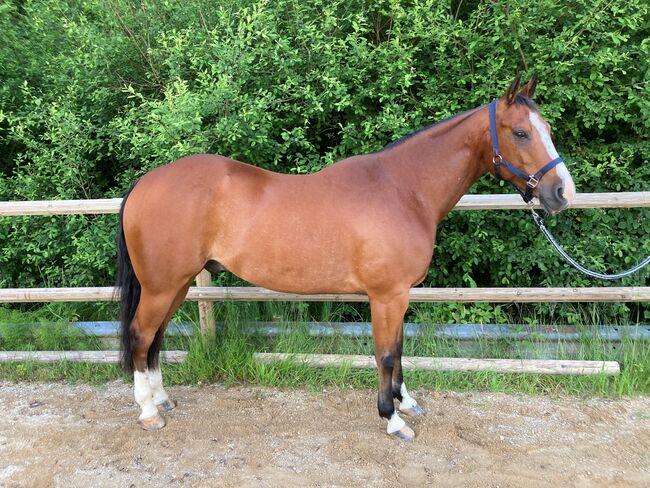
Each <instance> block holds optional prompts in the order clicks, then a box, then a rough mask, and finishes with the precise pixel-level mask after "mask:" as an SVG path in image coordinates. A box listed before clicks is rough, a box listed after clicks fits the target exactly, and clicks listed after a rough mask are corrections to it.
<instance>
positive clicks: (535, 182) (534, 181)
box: [526, 176, 539, 188]
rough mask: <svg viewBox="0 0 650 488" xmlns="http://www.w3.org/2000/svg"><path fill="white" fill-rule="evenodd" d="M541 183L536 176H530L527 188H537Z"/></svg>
mask: <svg viewBox="0 0 650 488" xmlns="http://www.w3.org/2000/svg"><path fill="white" fill-rule="evenodd" d="M538 183H539V180H538V179H537V178H535V177H534V176H530V177H529V178H528V181H527V182H526V186H528V187H529V188H536V187H537V185H538Z"/></svg>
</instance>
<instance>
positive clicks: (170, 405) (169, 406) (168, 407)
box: [158, 399, 178, 412]
mask: <svg viewBox="0 0 650 488" xmlns="http://www.w3.org/2000/svg"><path fill="white" fill-rule="evenodd" d="M177 405H178V403H177V402H176V401H174V400H170V399H167V400H165V401H164V402H161V403H159V404H158V406H159V407H162V408H163V409H165V412H171V411H172V410H174V409H175V408H176V406H177Z"/></svg>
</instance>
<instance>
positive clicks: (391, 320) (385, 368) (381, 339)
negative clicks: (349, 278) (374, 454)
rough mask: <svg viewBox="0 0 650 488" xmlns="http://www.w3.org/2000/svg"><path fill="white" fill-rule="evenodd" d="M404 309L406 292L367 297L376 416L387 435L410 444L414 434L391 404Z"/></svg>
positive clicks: (400, 352) (399, 355) (406, 301)
mask: <svg viewBox="0 0 650 488" xmlns="http://www.w3.org/2000/svg"><path fill="white" fill-rule="evenodd" d="M407 307H408V290H405V291H403V292H400V293H396V294H391V295H390V296H370V312H371V315H372V335H373V339H374V343H375V360H376V361H377V369H378V371H379V395H378V399H377V408H378V410H379V415H380V416H381V417H383V418H385V419H386V420H387V421H388V427H387V429H386V432H388V434H391V435H394V436H396V437H398V438H400V439H403V440H412V439H413V438H414V437H415V432H413V430H412V429H411V428H410V427H409V426H408V425H406V422H404V420H402V419H401V418H400V416H399V415H398V414H397V412H396V411H395V405H394V403H393V374H394V370H395V366H396V360H397V361H398V362H399V358H401V354H402V351H401V337H402V324H403V321H404V313H405V312H406V308H407ZM398 367H399V368H400V371H399V372H398V374H399V375H400V376H401V366H399V365H398Z"/></svg>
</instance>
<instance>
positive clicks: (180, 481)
mask: <svg viewBox="0 0 650 488" xmlns="http://www.w3.org/2000/svg"><path fill="white" fill-rule="evenodd" d="M170 393H171V394H172V395H173V397H174V398H176V399H177V400H178V401H179V408H177V409H176V410H175V411H174V412H172V413H170V414H168V415H167V419H168V425H167V427H166V428H165V429H163V430H162V431H159V432H155V433H150V432H144V431H141V430H140V429H139V428H138V427H137V426H136V425H135V422H134V419H135V417H136V416H137V410H136V407H135V405H134V403H133V401H132V400H131V398H132V397H131V388H130V387H129V386H127V385H123V384H121V383H111V384H109V385H107V386H106V387H103V388H97V387H93V386H87V385H80V386H70V385H64V384H53V385H52V384H27V383H22V384H7V383H0V411H1V412H2V415H0V486H3V487H4V486H6V487H23V486H24V487H46V486H61V487H66V488H68V487H77V486H78V487H83V488H87V487H91V486H92V487H104V486H105V487H129V486H134V487H141V486H152V487H155V486H165V487H170V486H171V487H173V486H190V487H212V486H214V487H222V486H223V487H276V486H282V487H294V486H295V487H306V486H314V487H316V486H318V487H320V486H341V487H381V486H427V485H429V486H450V487H461V486H462V487H472V488H474V487H491V488H495V487H497V486H498V487H501V488H505V487H521V486H525V487H526V488H533V487H538V486H540V487H541V486H545V487H546V486H562V487H569V486H576V487H583V486H584V487H593V486H608V487H641V486H650V397H649V398H640V399H633V400H617V401H605V400H587V401H583V400H578V399H573V398H560V399H552V400H551V399H548V398H546V397H527V396H519V395H517V396H515V395H501V394H487V393H478V394H465V393H449V394H440V393H434V392H425V391H420V392H416V393H417V395H416V396H417V398H418V399H419V400H420V402H421V404H423V405H424V406H425V407H426V408H427V411H428V416H427V417H425V418H423V419H418V420H416V421H411V425H414V426H415V428H416V430H417V432H418V437H417V438H416V440H415V441H414V442H413V443H409V444H405V443H401V442H398V441H396V440H393V439H391V438H389V437H388V436H386V435H385V434H383V429H384V422H383V421H380V419H379V418H378V417H377V415H376V413H375V408H374V403H375V394H374V392H371V391H345V392H338V391H324V392H319V393H316V394H312V393H308V392H305V391H281V390H275V389H268V388H258V387H236V388H226V387H223V386H218V385H216V386H205V387H186V386H181V387H172V388H170Z"/></svg>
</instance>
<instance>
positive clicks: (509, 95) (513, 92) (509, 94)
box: [503, 71, 522, 105]
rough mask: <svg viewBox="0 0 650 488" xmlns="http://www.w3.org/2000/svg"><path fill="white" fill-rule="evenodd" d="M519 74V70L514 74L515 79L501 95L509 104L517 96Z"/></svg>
mask: <svg viewBox="0 0 650 488" xmlns="http://www.w3.org/2000/svg"><path fill="white" fill-rule="evenodd" d="M521 75H522V72H521V71H519V72H518V73H517V76H515V79H514V80H513V81H512V83H510V86H509V87H508V89H507V90H506V92H505V93H504V95H503V98H504V99H505V101H506V103H507V104H508V105H510V104H511V103H512V102H514V101H515V97H516V96H517V93H518V92H519V82H520V81H521Z"/></svg>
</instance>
